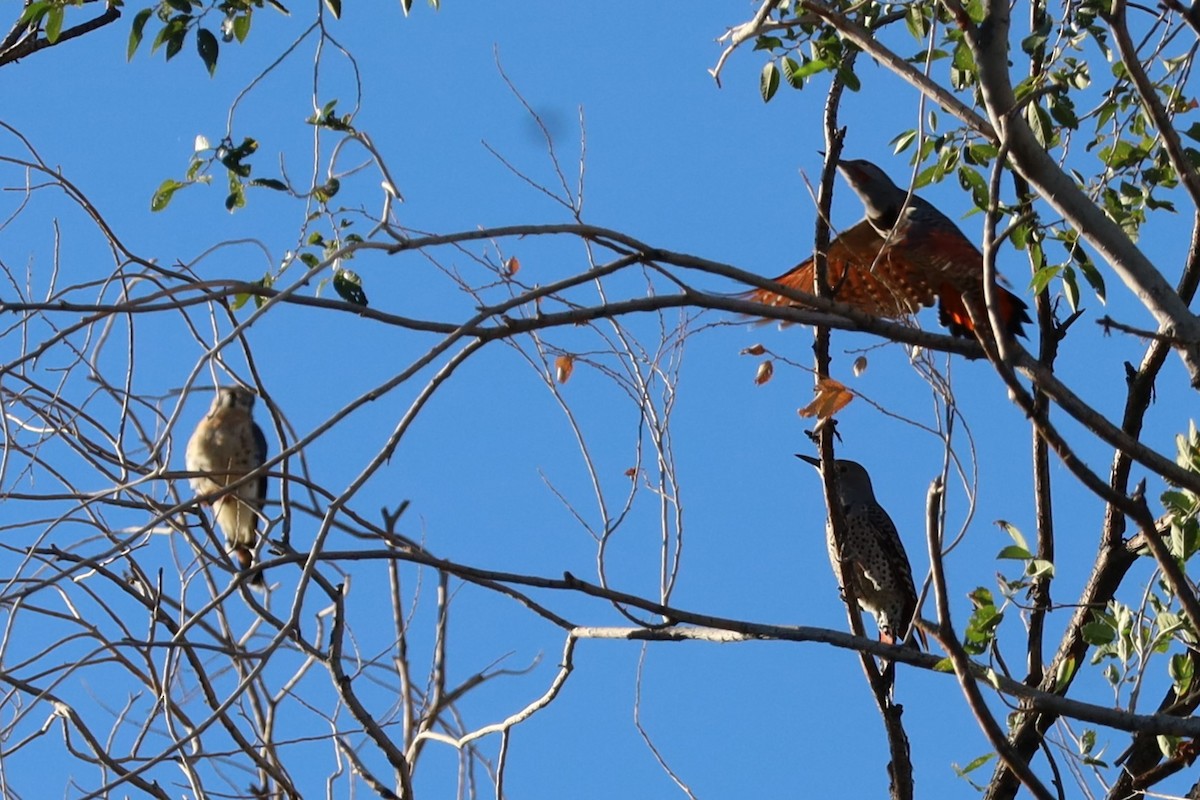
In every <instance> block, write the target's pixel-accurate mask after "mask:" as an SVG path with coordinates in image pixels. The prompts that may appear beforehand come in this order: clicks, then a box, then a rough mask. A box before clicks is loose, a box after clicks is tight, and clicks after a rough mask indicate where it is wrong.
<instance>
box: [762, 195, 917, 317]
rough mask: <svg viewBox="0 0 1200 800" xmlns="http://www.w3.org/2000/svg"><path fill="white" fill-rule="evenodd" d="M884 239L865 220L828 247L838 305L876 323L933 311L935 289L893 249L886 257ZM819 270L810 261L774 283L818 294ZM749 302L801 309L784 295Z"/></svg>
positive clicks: (766, 295) (767, 293)
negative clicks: (880, 319) (875, 319)
mask: <svg viewBox="0 0 1200 800" xmlns="http://www.w3.org/2000/svg"><path fill="white" fill-rule="evenodd" d="M883 243H884V242H883V239H882V238H881V237H880V236H879V234H878V233H876V232H875V229H874V228H873V227H871V223H870V222H869V221H867V220H865V219H864V220H862V221H861V222H859V223H858V224H856V225H854V226H853V227H851V228H849V229H847V230H846V231H844V232H843V233H842V234H841V235H840V236H838V237H837V238H836V239H834V240H833V241H832V242H830V244H829V250H828V252H827V253H826V254H825V260H826V263H827V264H828V270H829V272H828V275H829V285H830V289H831V290H832V292H833V299H834V300H836V301H838V302H841V303H846V304H847V305H850V306H853V307H854V309H855V310H857V311H861V312H863V313H865V314H871V315H872V316H876V317H885V318H896V317H902V316H905V315H907V314H912V313H914V312H916V311H917V310H918V309H920V308H921V307H923V306H930V305H933V300H934V292H933V288H932V287H931V286H930V285H929V284H928V282H926V281H925V279H924V275H923V273H922V272H921V271H920V270H914V269H912V268H911V267H910V265H909V264H908V263H906V262H905V260H904V258H903V256H902V254H901V253H900V252H899V251H898V250H897V249H896V248H893V247H889V248H888V249H887V251H886V252H885V253H883V255H882V256H881V255H880V250H881V249H882V248H883ZM815 271H816V265H815V264H814V262H813V259H812V258H809V259H807V260H805V261H803V262H801V263H800V264H798V265H797V266H796V267H794V268H793V269H791V270H789V271H788V272H786V273H784V274H783V275H780V276H779V277H777V278H775V281H776V282H778V283H781V284H783V285H784V286H786V287H788V288H789V289H795V290H797V291H800V292H805V293H807V294H814V293H815V284H814V280H815ZM745 297H746V299H748V300H753V301H755V302H759V303H763V304H765V305H770V306H792V305H795V306H799V305H802V304H801V303H798V302H796V301H794V300H790V299H788V298H786V297H784V296H783V295H781V294H776V293H774V292H771V291H769V290H767V289H755V290H754V291H752V292H749V293H748V294H746V295H745Z"/></svg>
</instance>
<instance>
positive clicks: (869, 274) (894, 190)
mask: <svg viewBox="0 0 1200 800" xmlns="http://www.w3.org/2000/svg"><path fill="white" fill-rule="evenodd" d="M838 171H839V172H841V173H842V177H844V178H845V179H846V182H847V183H849V184H850V188H851V189H853V190H854V191H855V193H856V194H857V195H858V196H859V197H860V198H861V199H862V201H863V205H865V206H866V210H867V216H866V218H865V219H863V220H860V221H859V222H858V223H856V224H855V225H853V226H852V227H850V228H849V229H847V230H845V231H843V232H842V234H841V235H840V236H838V237H837V238H835V239H834V240H833V241H832V242H830V244H829V249H828V251H827V252H826V254H825V259H826V263H827V264H828V272H827V277H828V282H829V287H830V290H831V293H832V297H833V299H834V300H837V301H839V302H842V303H846V304H848V305H851V306H853V307H854V308H855V309H857V310H858V311H862V312H863V313H866V314H871V315H873V316H877V317H884V318H887V319H896V318H899V317H904V316H907V315H909V314H913V313H915V312H916V311H918V310H919V309H921V308H922V307H925V306H931V305H933V301H934V299H935V297H936V298H937V299H938V301H939V303H938V310H939V314H938V318H939V320H940V321H941V323H942V324H943V325H945V326H946V327H947V328H949V329H950V333H951V334H953V335H955V336H962V337H970V336H972V335H973V333H974V329H975V326H974V323H972V321H971V315H970V314H969V313H967V306H966V303H967V302H971V303H974V304H977V305H976V313H979V314H984V313H985V309H984V305H983V300H984V296H983V254H982V253H980V252H979V250H978V248H976V247H975V245H974V244H972V243H971V241H970V240H969V239H967V237H966V236H964V235H963V233H962V231H960V230H959V229H958V227H957V226H956V225H955V224H954V223H953V222H951V221H950V219H949V218H948V217H946V215H945V214H943V213H942V212H940V211H938V210H937V209H936V208H934V207H933V206H932V205H930V204H929V203H927V202H926V201H925V200H922V199H921V198H920V197H917V196H916V195H913V196H911V197H910V196H909V195H908V192H907V191H905V190H904V189H901V188H900V187H899V186H897V185H896V184H894V183H892V180H891V179H890V178H888V176H887V175H886V174H885V173H884V172H883V170H881V169H880V168H879V167H877V166H875V165H874V164H872V163H871V162H869V161H841V162H839V163H838ZM906 200H907V205H905V201H906ZM901 209H904V213H903V214H901ZM814 273H815V264H814V263H813V259H811V258H810V259H808V260H806V261H803V262H801V263H800V264H798V265H797V266H796V267H794V268H793V269H791V270H789V271H788V272H786V273H784V274H783V275H780V276H779V277H777V278H775V280H776V281H777V282H778V283H782V284H783V285H785V286H787V287H789V288H792V289H797V290H799V291H803V292H809V293H812V292H814V291H815V283H814ZM996 288H997V290H998V292H999V295H998V297H999V309H1000V317H1001V319H1002V320H1003V321H1004V325H1005V327H1006V328H1007V330H1008V331H1009V333H1011V334H1013V335H1015V336H1023V335H1024V331H1023V330H1022V327H1021V326H1022V324H1023V323H1026V322H1030V319H1029V314H1028V312H1027V310H1026V309H1027V308H1028V307H1027V306H1026V304H1025V301H1023V300H1022V299H1021V298H1019V297H1017V296H1016V295H1015V294H1013V293H1012V292H1010V291H1008V290H1007V289H1005V288H1004V287H1002V286H997V287H996ZM746 297H747V298H748V299H750V300H754V301H756V302H759V303H765V304H767V305H774V306H781V305H793V304H794V301H792V300H789V299H788V298H786V297H783V296H782V295H779V294H776V293H774V292H771V291H769V290H766V289H755V290H754V291H752V292H750V293H749V294H747V295H746Z"/></svg>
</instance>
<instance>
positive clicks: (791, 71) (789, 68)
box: [779, 56, 804, 89]
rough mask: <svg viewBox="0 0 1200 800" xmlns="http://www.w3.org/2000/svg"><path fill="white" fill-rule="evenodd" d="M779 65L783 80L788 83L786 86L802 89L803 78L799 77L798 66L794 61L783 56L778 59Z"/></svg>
mask: <svg viewBox="0 0 1200 800" xmlns="http://www.w3.org/2000/svg"><path fill="white" fill-rule="evenodd" d="M779 65H780V67H781V68H782V69H783V79H784V80H785V81H787V82H788V86H791V87H792V88H793V89H803V88H804V78H803V77H801V76H800V65H799V64H797V63H796V59H794V58H792V57H791V56H784V57H783V58H781V59H779Z"/></svg>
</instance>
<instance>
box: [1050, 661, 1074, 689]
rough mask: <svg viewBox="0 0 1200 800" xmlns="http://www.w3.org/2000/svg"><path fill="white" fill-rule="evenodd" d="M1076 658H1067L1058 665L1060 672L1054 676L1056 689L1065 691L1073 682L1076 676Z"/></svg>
mask: <svg viewBox="0 0 1200 800" xmlns="http://www.w3.org/2000/svg"><path fill="white" fill-rule="evenodd" d="M1075 666H1076V665H1075V659H1074V658H1065V659H1063V660H1062V661H1061V662H1059V665H1058V672H1057V674H1056V675H1055V676H1054V691H1055V692H1063V691H1065V690H1066V688H1067V687H1068V686H1069V685H1070V684H1071V679H1072V678H1074V677H1075Z"/></svg>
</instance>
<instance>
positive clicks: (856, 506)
mask: <svg viewBox="0 0 1200 800" xmlns="http://www.w3.org/2000/svg"><path fill="white" fill-rule="evenodd" d="M797 458H800V459H803V460H804V461H807V462H808V463H809V464H812V465H813V466H814V467H817V468H818V469H820V467H821V461H820V459H816V458H813V457H811V456H805V455H800V454H797ZM834 467H835V468H836V469H837V487H838V502H839V503H841V506H842V514H843V515H844V517H845V520H846V531H845V539H844V540H843V541H837V540H836V539H835V538H834V533H833V526H832V525H830V524H829V523H826V525H825V546H826V547H827V548H828V550H829V561H830V563H831V564H832V565H833V574H834V575H835V576H837V579H838V586H839V588H842V589H843V590H844V589H845V587H844V586H842V583H841V581H842V570H841V569H840V568H839V564H840V563H842V562H848V565H849V567H850V568H849V570H848V573H849V575H850V579H851V580H852V581H853V582H854V586H853V590H854V595H855V597H857V598H858V605H859V606H860V607H861V608H862V609H863V610H864V611H866V612H868V613H869V614H871V616H873V617H875V623H876V626H877V627H878V628H879V638H880V640H881V641H883V642H886V643H888V644H897V643H900V642H903V641H904V639H905V637H906V636H907V635H908V628H909V625H910V624H911V623H912V619H913V616H914V615H915V614H916V612H917V590H916V587H915V586H914V585H913V577H912V567H911V566H909V563H908V554H907V553H905V552H904V543H903V542H902V541H900V534H899V533H897V532H896V526H895V524H894V523H893V522H892V518H891V517H889V516H888V513H887V512H886V511H884V510H883V506H881V505H879V501H878V500H876V499H875V490H874V489H873V488H872V486H871V476H870V475H868V474H867V471H866V470H865V469H864V468H863V466H862V465H861V464H859V463H857V462H855V461H844V460H841V459H839V460H837V461H835V462H834ZM914 645H915V642H914Z"/></svg>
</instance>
